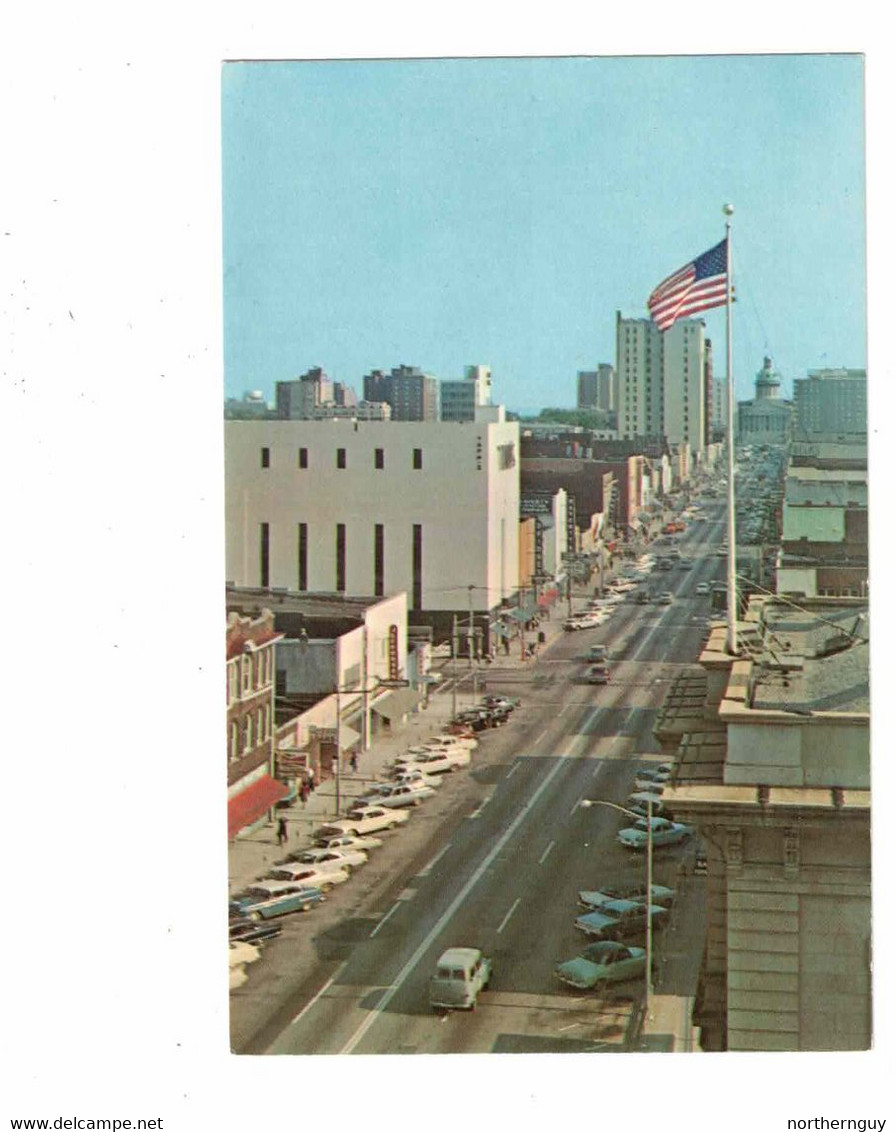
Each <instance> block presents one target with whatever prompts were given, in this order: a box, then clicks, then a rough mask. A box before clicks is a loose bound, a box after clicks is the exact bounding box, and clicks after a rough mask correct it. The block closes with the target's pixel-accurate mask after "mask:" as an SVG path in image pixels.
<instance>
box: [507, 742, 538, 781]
mask: <svg viewBox="0 0 896 1132" xmlns="http://www.w3.org/2000/svg"><path fill="white" fill-rule="evenodd" d="M536 742H538V740H537V739H536ZM519 769H520V764H519V763H518V762H517V763H514V764H513V766H512V767H511V768H510V770H509V771H508V772H507V773H506V774H505V775H504V778H505V780H506V779H508V778H510V776H511V775H512V774H516V772H517V771H518V770H519Z"/></svg>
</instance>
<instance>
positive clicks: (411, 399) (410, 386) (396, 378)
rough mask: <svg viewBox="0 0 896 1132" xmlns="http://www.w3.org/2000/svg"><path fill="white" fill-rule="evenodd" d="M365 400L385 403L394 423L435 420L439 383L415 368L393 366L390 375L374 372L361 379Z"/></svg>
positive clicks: (437, 415)
mask: <svg viewBox="0 0 896 1132" xmlns="http://www.w3.org/2000/svg"><path fill="white" fill-rule="evenodd" d="M364 400H365V401H385V402H386V403H387V404H388V405H389V406H391V409H392V420H393V421H437V420H438V419H439V382H438V379H437V378H435V377H431V376H430V375H429V374H425V373H423V371H422V370H420V369H418V367H417V366H396V367H395V368H394V369H393V370H392V371H391V372H390V373H383V371H382V370H374V371H373V372H372V373H369V374H367V375H366V376H365V378H364Z"/></svg>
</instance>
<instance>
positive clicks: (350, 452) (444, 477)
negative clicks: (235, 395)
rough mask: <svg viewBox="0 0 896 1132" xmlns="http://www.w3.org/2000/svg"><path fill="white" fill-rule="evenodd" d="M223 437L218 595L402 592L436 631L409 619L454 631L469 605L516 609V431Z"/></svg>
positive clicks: (250, 431)
mask: <svg viewBox="0 0 896 1132" xmlns="http://www.w3.org/2000/svg"><path fill="white" fill-rule="evenodd" d="M224 427H225V491H226V502H225V506H226V573H227V579H228V581H230V582H232V583H234V584H235V585H242V586H262V587H287V588H288V589H290V590H297V591H299V592H307V591H318V592H330V593H333V592H336V593H342V594H372V595H374V596H382V595H385V594H387V593H397V592H400V591H402V590H403V591H405V592H406V593H407V595H408V609H409V611H410V613H411V620H412V621H416V622H417V623H420V622H427V620H429V622H430V623H434V620H433V618H432V617H429V618H427V616H418V617H416V618H415V617H414V614H427V615H433V614H442V615H447V617H448V620H449V622H450V614H451V612H452V611H457V612H461V611H462V612H464V613H467V612H468V611H469V608H470V597H471V595H472V604H473V608H474V610H477V611H479V612H487V611H489V610H492V609H494V608H496V607H497V606H499V605H500V604H501V602H502V601H503V600H504V599H506V598H510V597H513V596H515V594H516V590H517V586H518V562H519V551H518V525H519V496H520V491H519V426H518V425H517V424H516V423H515V422H514V423H509V422H504V421H495V422H485V421H483V422H469V423H451V424H445V423H442V422H430V421H407V422H405V421H391V422H375V423H367V422H361V421H341V420H326V421H274V420H269V421H226V422H225V426H224ZM471 587H472V588H471ZM443 619H444V618H443ZM435 621H438V618H435Z"/></svg>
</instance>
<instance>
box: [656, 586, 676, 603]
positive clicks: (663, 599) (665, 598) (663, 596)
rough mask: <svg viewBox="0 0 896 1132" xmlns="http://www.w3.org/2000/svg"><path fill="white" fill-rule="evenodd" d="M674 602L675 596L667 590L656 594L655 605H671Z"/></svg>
mask: <svg viewBox="0 0 896 1132" xmlns="http://www.w3.org/2000/svg"><path fill="white" fill-rule="evenodd" d="M674 600H675V595H674V594H673V593H672V592H671V591H669V590H663V592H662V593H660V594H657V597H656V603H657V605H671V604H672V602H673V601H674Z"/></svg>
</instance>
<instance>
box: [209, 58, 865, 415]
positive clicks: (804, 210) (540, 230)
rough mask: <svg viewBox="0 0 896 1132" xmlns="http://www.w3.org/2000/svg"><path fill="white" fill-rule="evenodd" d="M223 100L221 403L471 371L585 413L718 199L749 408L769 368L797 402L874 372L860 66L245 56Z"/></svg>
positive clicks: (715, 214)
mask: <svg viewBox="0 0 896 1132" xmlns="http://www.w3.org/2000/svg"><path fill="white" fill-rule="evenodd" d="M222 90H223V119H222V133H223V218H224V325H225V344H224V358H225V384H226V390H227V393H228V394H229V395H232V396H239V395H241V394H242V392H243V391H244V390H246V389H261V390H263V391H264V392H265V393H266V394H267V395H268V396H269V397H272V396H273V389H274V383H275V381H277V380H282V379H287V378H290V377H295V376H298V375H299V374H300V373H303V372H304V371H305V370H307V369H308V368H310V367H311V366H314V365H322V366H323V367H324V369H325V370H326V371H327V373H328V374H329V375H330V376H331V377H332V378H334V379H336V380H340V381H345V382H347V383H348V384H349V385H354V386H355V388H356V389H357V390H358V393H359V394H360V393H361V390H362V378H363V375H364V374H365V373H367V372H369V371H370V370H371V369H374V368H383V369H389V368H391V367H392V366H395V365H399V364H401V363H405V364H409V365H419V366H421V367H422V368H423V369H424V370H425V371H426V372H429V373H433V374H435V375H436V376H437V377H441V378H457V377H460V376H461V375H462V373H463V367H464V366H465V365H467V364H472V363H479V362H481V363H485V364H488V365H491V367H492V374H493V382H494V385H493V389H494V399H495V400H496V401H500V402H503V403H504V404H506V405H508V406H509V407H510V408H516V409H532V408H537V407H540V406H543V405H571V404H574V401H575V375H576V371H577V370H579V369H590V368H593V367H594V366H595V365H596V364H597V363H598V362H602V361H609V362H613V361H614V358H615V319H616V311H617V309H618V310H621V311H622V313H623V315H624V316H637V317H640V316H643V315H646V307H645V303H646V299H647V296H648V294H649V292H650V290H651V289H652V288H653V287H654V286H655V284H656V283H658V282H659V281H660V279H661V278H663V277H664V276H665V275H667V274H669V273H670V272H671V271H673V270H674V269H676V268H678V267H680V266H681V265H682V264H683V263H684V262H686V261H687V260H688V259H690V258H691V257H692V256H694V255H697V254H698V253H700V252H702V251H705V250H706V249H707V248H709V247H710V246H712V245H713V244H714V243H717V242H718V240H719V239H721V238H722V236H723V235H724V218H723V216H722V205H723V204H724V203H725V202H726V201H729V200H730V201H731V202H732V203H733V204H734V205H735V210H736V211H735V215H734V217H733V223H734V229H733V241H734V243H733V247H734V272H735V284H736V287H737V293H738V303H737V306H736V308H735V329H734V372H735V379H736V385H737V390H738V394H739V396H748V395H750V393H751V391H752V383H753V379H754V376H755V373H756V371H757V370H758V369H759V367H760V365H761V362H762V357H763V355H764V354H765V353H770V354H771V356H772V357H773V359H774V361H775V364H776V366H777V367H778V369H779V370H780V372H781V373H782V376H783V377H784V381H785V391H789V388H790V384H791V382H792V380H793V378H794V377H800V376H802V375H803V374H804V373H805V371H806V370H807V369H809V368H814V367H817V366H823V365H832V366H833V365H846V366H864V365H865V364H866V356H865V218H864V178H865V170H864V126H863V65H862V61H861V59H860V57H858V56H855V55H852V56H849V55H802V56H800V55H765V56H757V55H753V56H702V57H684V56H681V57H667V58H662V57H653V58H632V57H629V58H624V57H618V58H568V59H489V60H485V59H472V60H464V59H457V60H454V59H446V60H396V61H379V62H377V61H373V62H372V61H359V62H354V61H342V62H339V61H337V62H308V63H245V64H240V63H234V64H227V65H225V67H224V71H223V82H222ZM705 317H706V323H707V333H708V335H709V336H710V337H711V338H712V339H713V343H714V348H715V358H716V372H717V373H723V372H724V368H725V363H724V352H725V315H724V310H723V309H720V310H716V311H710V312H708V313H707V314H706V316H705Z"/></svg>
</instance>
